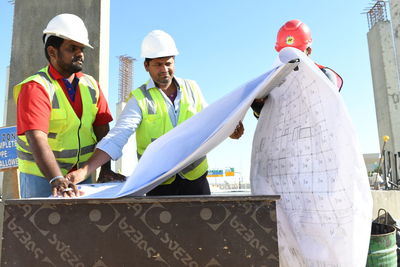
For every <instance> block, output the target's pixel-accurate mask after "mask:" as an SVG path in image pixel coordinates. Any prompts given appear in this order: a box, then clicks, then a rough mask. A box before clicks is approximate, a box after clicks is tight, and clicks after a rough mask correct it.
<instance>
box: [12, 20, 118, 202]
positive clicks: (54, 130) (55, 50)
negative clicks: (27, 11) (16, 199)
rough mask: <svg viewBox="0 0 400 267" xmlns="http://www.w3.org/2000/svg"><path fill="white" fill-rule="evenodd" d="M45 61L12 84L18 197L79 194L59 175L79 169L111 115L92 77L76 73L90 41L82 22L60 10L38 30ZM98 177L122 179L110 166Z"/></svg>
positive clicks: (80, 67)
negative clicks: (46, 63) (18, 177)
mask: <svg viewBox="0 0 400 267" xmlns="http://www.w3.org/2000/svg"><path fill="white" fill-rule="evenodd" d="M43 42H44V45H45V49H44V50H45V55H46V58H47V60H48V61H49V65H48V66H46V67H44V68H42V69H41V70H39V71H38V72H37V73H36V74H33V75H32V76H30V77H28V78H27V79H25V80H24V81H23V82H21V83H19V84H18V85H16V86H15V87H14V99H15V101H16V103H17V134H18V140H17V151H18V164H19V170H20V192H21V197H23V198H31V197H48V196H50V194H52V195H54V196H76V195H79V192H78V190H77V187H76V186H75V184H73V183H72V182H71V181H69V180H68V179H66V178H65V177H64V176H65V175H66V174H67V173H68V172H70V171H72V170H75V169H77V168H80V167H81V166H82V164H84V163H85V162H86V161H87V160H88V159H89V158H90V156H91V155H92V153H93V151H94V147H95V145H96V143H97V141H98V140H100V139H101V138H103V137H104V136H105V135H106V134H107V132H108V131H109V125H108V123H109V122H110V121H112V116H111V113H110V110H109V108H108V104H107V101H106V99H105V98H104V96H103V93H102V92H101V90H100V87H99V85H98V83H97V81H96V80H95V79H94V78H93V77H91V76H89V75H86V74H83V73H82V72H81V70H82V66H83V62H84V48H85V47H89V48H93V47H92V46H91V45H90V44H89V38H88V32H87V29H86V27H85V25H84V23H83V21H82V20H81V19H80V18H79V17H78V16H76V15H73V14H60V15H57V16H55V17H54V18H53V19H51V20H50V22H49V23H48V25H47V27H46V29H45V30H44V31H43ZM100 175H102V176H106V177H109V178H110V177H114V178H123V177H121V176H118V175H117V174H115V173H113V172H112V171H111V169H110V165H109V164H108V165H105V166H104V167H102V170H101V173H100Z"/></svg>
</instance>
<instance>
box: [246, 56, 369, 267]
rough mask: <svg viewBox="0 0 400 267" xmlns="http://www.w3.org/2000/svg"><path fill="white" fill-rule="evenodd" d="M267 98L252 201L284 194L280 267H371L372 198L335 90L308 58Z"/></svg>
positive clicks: (258, 139)
mask: <svg viewBox="0 0 400 267" xmlns="http://www.w3.org/2000/svg"><path fill="white" fill-rule="evenodd" d="M280 58H281V60H282V61H283V62H286V61H287V60H288V59H291V58H299V59H300V64H299V69H298V71H296V72H291V73H290V74H289V75H288V76H287V77H286V81H285V82H284V83H283V84H282V85H281V86H279V87H277V88H275V89H274V90H272V92H271V93H270V94H269V96H268V99H267V101H266V103H265V106H264V108H263V110H262V112H261V115H260V118H259V122H258V125H257V128H256V132H255V135H254V140H253V150H252V165H251V178H250V181H251V187H252V192H253V193H254V194H262V195H265V194H278V195H281V200H279V201H278V202H277V219H278V243H279V254H280V255H279V257H280V266H281V267H283V266H285V267H286V266H287V267H292V266H296V267H301V266H319V267H328V266H329V267H334V266H335V267H336V266H337V267H338V266H343V267H349V266H352V267H357V266H365V264H366V258H367V252H368V245H369V238H370V229H371V221H372V197H371V193H370V188H369V183H368V178H367V171H366V169H365V164H364V161H363V158H362V154H361V152H360V150H359V147H358V141H357V138H356V133H355V131H354V128H353V126H352V123H351V120H350V117H349V115H348V113H347V109H346V107H345V105H344V103H343V100H342V98H341V96H340V95H339V93H338V90H337V88H335V86H333V85H332V84H331V83H330V81H329V80H328V79H327V78H326V77H325V75H324V74H323V73H322V72H321V71H320V70H319V69H318V68H317V67H316V66H315V64H314V63H313V62H312V61H311V60H310V59H309V58H307V57H306V56H305V55H304V54H303V53H301V52H298V51H297V50H294V49H285V50H283V51H282V52H281V53H280Z"/></svg>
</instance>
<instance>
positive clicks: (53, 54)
mask: <svg viewBox="0 0 400 267" xmlns="http://www.w3.org/2000/svg"><path fill="white" fill-rule="evenodd" d="M47 54H48V55H49V57H50V58H55V57H56V55H57V49H56V48H54V46H48V47H47Z"/></svg>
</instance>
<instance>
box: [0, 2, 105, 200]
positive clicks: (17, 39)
mask: <svg viewBox="0 0 400 267" xmlns="http://www.w3.org/2000/svg"><path fill="white" fill-rule="evenodd" d="M14 5H15V6H14V21H13V35H12V46H11V47H12V50H11V61H10V76H9V87H8V96H7V99H6V103H7V115H6V116H7V117H6V120H5V123H6V125H7V126H11V125H15V123H16V105H15V103H14V100H13V93H12V90H13V87H14V85H16V84H17V83H19V82H21V81H23V80H24V79H25V78H26V77H29V76H30V75H32V74H34V73H35V72H37V71H38V70H39V69H40V68H42V67H43V66H45V65H46V64H48V62H47V60H46V58H45V55H44V49H43V48H44V46H43V42H42V35H43V30H44V29H45V27H46V25H47V23H48V22H49V21H50V19H51V18H53V17H54V16H55V15H58V14H61V13H72V14H75V15H78V16H79V17H81V18H82V20H83V21H84V22H85V25H86V27H87V29H88V32H89V40H90V43H91V45H92V46H93V47H94V49H86V50H85V63H84V72H85V73H87V74H90V75H92V76H93V77H95V78H96V79H97V80H98V81H99V82H100V84H101V85H102V89H103V92H104V94H105V96H106V97H107V86H108V60H109V20H110V18H109V17H110V15H109V14H110V12H109V9H110V1H109V0H85V1H81V0H69V1H53V0H30V1H23V0H15V1H14ZM7 175H8V174H7V173H6V174H5V178H4V181H5V182H4V184H3V198H9V197H15V194H11V195H10V193H11V192H10V189H11V188H15V185H10V184H9V182H12V181H13V180H15V179H11V178H7V177H6V176H7Z"/></svg>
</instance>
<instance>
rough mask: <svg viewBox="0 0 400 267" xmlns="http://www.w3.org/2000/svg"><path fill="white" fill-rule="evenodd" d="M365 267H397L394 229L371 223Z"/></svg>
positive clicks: (389, 226) (385, 225)
mask: <svg viewBox="0 0 400 267" xmlns="http://www.w3.org/2000/svg"><path fill="white" fill-rule="evenodd" d="M367 267H397V244H396V228H395V227H394V226H391V225H387V224H380V223H372V231H371V239H370V242H369V251H368V258H367Z"/></svg>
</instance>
